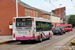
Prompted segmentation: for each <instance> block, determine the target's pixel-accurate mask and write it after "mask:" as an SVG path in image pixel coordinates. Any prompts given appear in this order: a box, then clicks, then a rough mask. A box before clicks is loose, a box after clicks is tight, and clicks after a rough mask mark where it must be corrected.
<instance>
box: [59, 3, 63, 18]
mask: <svg viewBox="0 0 75 50" xmlns="http://www.w3.org/2000/svg"><path fill="white" fill-rule="evenodd" d="M60 5H62V4H60ZM60 5H59V17H60V18H61V12H60Z"/></svg>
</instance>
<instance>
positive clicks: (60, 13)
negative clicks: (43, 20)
mask: <svg viewBox="0 0 75 50" xmlns="http://www.w3.org/2000/svg"><path fill="white" fill-rule="evenodd" d="M65 10H66V7H61V8H57V9H55V10H52V12H53V14H55V15H57V16H60V17H61V18H64V17H65Z"/></svg>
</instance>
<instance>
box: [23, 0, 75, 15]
mask: <svg viewBox="0 0 75 50" xmlns="http://www.w3.org/2000/svg"><path fill="white" fill-rule="evenodd" d="M22 1H23V2H25V3H27V4H29V5H31V6H33V7H36V8H39V9H43V10H46V11H49V12H51V10H54V9H56V8H59V5H60V4H62V5H61V6H60V7H64V6H65V7H66V15H70V14H75V7H74V6H73V4H74V5H75V3H74V2H75V0H72V1H73V4H72V2H71V0H51V3H52V4H53V5H55V6H56V7H54V6H53V5H51V4H50V3H49V0H22Z"/></svg>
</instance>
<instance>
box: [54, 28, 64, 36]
mask: <svg viewBox="0 0 75 50" xmlns="http://www.w3.org/2000/svg"><path fill="white" fill-rule="evenodd" d="M53 34H54V35H55V34H60V35H63V30H62V29H61V28H59V27H55V28H54V30H53Z"/></svg>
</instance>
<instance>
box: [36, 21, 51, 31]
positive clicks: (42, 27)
mask: <svg viewBox="0 0 75 50" xmlns="http://www.w3.org/2000/svg"><path fill="white" fill-rule="evenodd" d="M51 29H52V27H51V23H47V22H40V21H37V22H36V31H37V32H38V31H48V30H51Z"/></svg>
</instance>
